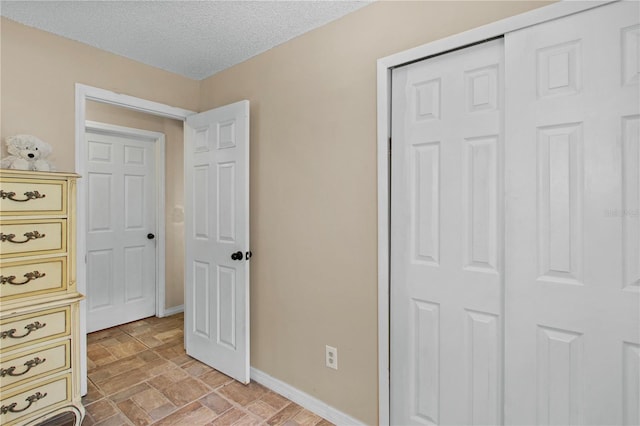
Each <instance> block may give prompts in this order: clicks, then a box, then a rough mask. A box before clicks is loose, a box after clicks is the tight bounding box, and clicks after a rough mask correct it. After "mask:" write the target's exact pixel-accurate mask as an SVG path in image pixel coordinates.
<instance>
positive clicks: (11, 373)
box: [0, 357, 47, 377]
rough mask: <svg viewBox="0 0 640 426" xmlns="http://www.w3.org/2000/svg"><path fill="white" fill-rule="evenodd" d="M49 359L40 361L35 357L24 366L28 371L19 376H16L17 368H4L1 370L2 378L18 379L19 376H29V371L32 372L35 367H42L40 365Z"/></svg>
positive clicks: (0, 375)
mask: <svg viewBox="0 0 640 426" xmlns="http://www.w3.org/2000/svg"><path fill="white" fill-rule="evenodd" d="M46 360H47V359H46V358H44V359H40V358H38V357H35V358H34V359H30V360H29V361H27V362H25V363H24V364H23V365H24V366H26V367H27V369H26V370H24V371H23V372H22V373H18V374H14V371H16V367H15V366H13V365H12V366H11V367H9V368H3V369H2V370H0V377H4V376H12V377H18V376H22V375H23V374H27V373H28V372H29V370H31V369H32V368H33V367H35V366H37V365H40V364H44V362H45V361H46Z"/></svg>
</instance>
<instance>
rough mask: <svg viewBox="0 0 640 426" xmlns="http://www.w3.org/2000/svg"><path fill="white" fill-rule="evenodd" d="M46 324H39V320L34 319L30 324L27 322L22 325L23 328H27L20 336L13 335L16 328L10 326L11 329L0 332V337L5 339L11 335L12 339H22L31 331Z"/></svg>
mask: <svg viewBox="0 0 640 426" xmlns="http://www.w3.org/2000/svg"><path fill="white" fill-rule="evenodd" d="M46 325H47V324H46V323H44V324H41V323H40V321H34V322H32V323H31V324H27V325H25V326H24V328H26V329H27V332H26V333H24V334H23V335H22V336H15V333H16V331H17V330H16V329H15V328H12V329H11V330H7V331H3V332H2V333H1V334H0V338H2V339H6V338H7V337H11V338H12V339H22V338H23V337H27V336H28V335H29V334H31V332H32V331H36V330H39V329H41V328H44V327H45V326H46Z"/></svg>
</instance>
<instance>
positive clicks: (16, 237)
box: [0, 219, 67, 259]
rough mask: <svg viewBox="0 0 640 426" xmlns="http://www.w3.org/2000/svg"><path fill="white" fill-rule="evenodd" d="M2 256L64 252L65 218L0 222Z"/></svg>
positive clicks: (65, 247)
mask: <svg viewBox="0 0 640 426" xmlns="http://www.w3.org/2000/svg"><path fill="white" fill-rule="evenodd" d="M0 228H1V229H2V232H1V237H0V258H2V259H5V258H10V257H18V256H27V255H36V254H52V253H64V252H65V251H66V250H67V237H66V233H67V221H66V220H65V219H50V220H29V221H16V220H5V221H2V222H0Z"/></svg>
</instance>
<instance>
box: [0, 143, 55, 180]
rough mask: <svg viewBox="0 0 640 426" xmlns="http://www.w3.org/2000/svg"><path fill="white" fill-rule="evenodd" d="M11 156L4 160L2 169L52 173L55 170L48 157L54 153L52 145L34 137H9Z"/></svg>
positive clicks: (1, 165) (8, 148)
mask: <svg viewBox="0 0 640 426" xmlns="http://www.w3.org/2000/svg"><path fill="white" fill-rule="evenodd" d="M5 142H6V144H7V151H9V154H11V155H9V156H7V157H5V158H3V159H2V162H1V163H0V167H2V168H4V169H16V170H38V171H41V172H51V171H53V170H54V167H53V164H51V163H50V162H49V161H48V160H47V157H48V156H49V154H51V151H53V148H51V145H49V144H48V143H46V142H44V141H42V140H40V139H38V138H37V137H35V136H33V135H15V136H9V137H7V138H6V140H5Z"/></svg>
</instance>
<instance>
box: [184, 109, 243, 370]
mask: <svg viewBox="0 0 640 426" xmlns="http://www.w3.org/2000/svg"><path fill="white" fill-rule="evenodd" d="M185 203H186V209H185V210H186V214H185V256H186V261H185V290H186V291H185V293H186V295H185V299H186V300H185V340H186V350H187V354H189V355H190V356H192V357H194V358H197V359H199V360H200V361H202V362H204V363H205V364H208V365H210V366H211V367H213V368H215V369H217V370H219V371H221V372H223V373H225V374H227V375H229V376H231V377H233V378H234V379H236V380H238V381H239V382H242V383H249V262H248V259H249V257H250V256H249V101H241V102H237V103H234V104H231V105H227V106H224V107H221V108H216V109H214V110H211V111H207V112H203V113H200V114H195V115H192V116H190V117H188V118H187V121H186V125H185Z"/></svg>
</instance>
